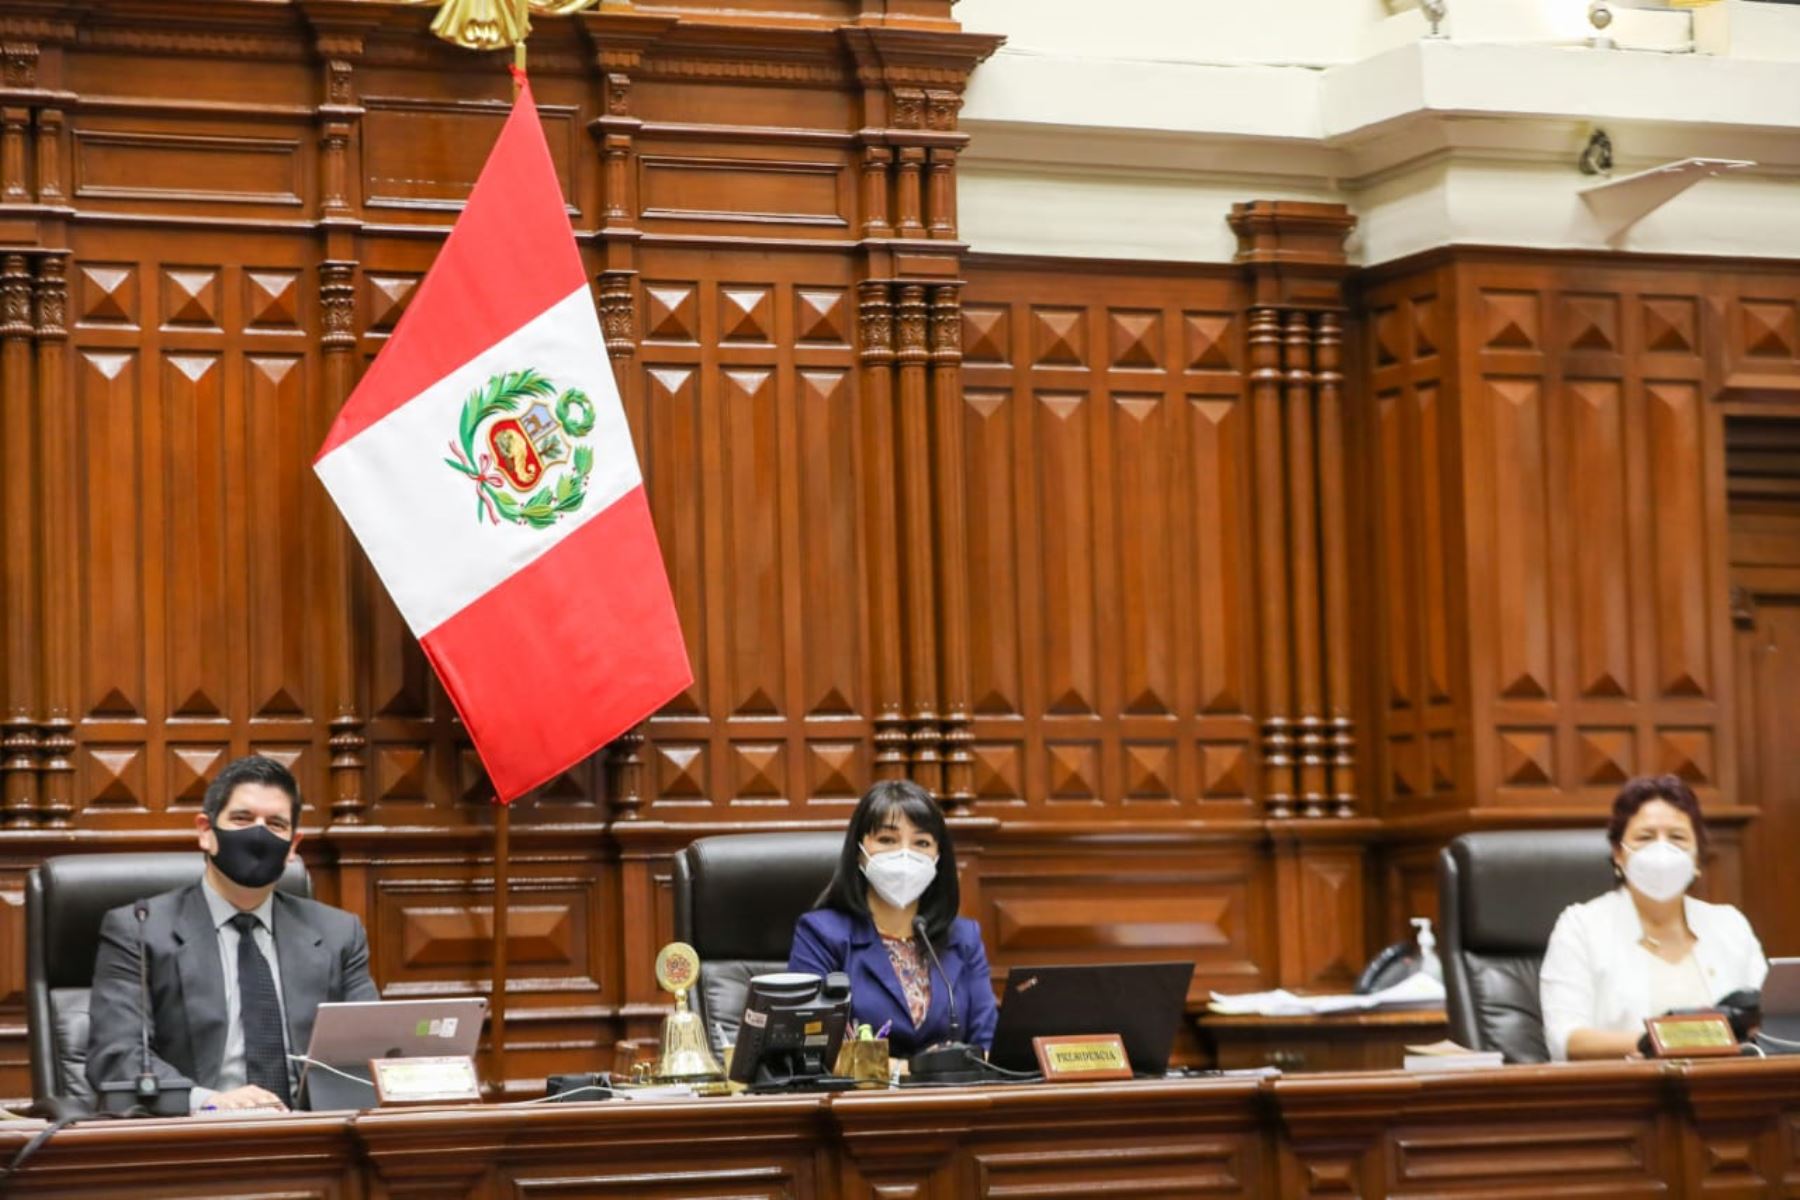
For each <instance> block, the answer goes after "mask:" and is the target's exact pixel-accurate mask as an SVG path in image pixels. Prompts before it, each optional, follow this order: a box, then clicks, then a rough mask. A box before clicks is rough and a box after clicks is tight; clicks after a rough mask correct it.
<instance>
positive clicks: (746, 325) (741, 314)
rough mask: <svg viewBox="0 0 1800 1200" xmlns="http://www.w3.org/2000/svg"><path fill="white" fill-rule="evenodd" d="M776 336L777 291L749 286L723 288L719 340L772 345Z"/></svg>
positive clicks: (720, 291)
mask: <svg viewBox="0 0 1800 1200" xmlns="http://www.w3.org/2000/svg"><path fill="white" fill-rule="evenodd" d="M774 336H775V301H774V289H773V288H768V287H755V286H752V285H749V284H722V285H720V287H719V340H720V341H723V342H768V341H772V340H774Z"/></svg>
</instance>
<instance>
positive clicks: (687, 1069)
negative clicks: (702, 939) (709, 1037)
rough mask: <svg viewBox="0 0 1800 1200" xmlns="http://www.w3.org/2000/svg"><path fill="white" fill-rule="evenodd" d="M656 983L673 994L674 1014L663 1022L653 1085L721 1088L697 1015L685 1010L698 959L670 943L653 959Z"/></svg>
mask: <svg viewBox="0 0 1800 1200" xmlns="http://www.w3.org/2000/svg"><path fill="white" fill-rule="evenodd" d="M656 982H658V983H660V984H662V986H663V990H664V991H668V992H673V993H674V994H675V1011H674V1012H672V1013H670V1014H669V1015H668V1016H666V1017H664V1018H663V1027H662V1055H661V1057H659V1058H658V1059H657V1063H656V1076H655V1078H656V1082H657V1083H691V1084H695V1085H704V1084H718V1085H721V1086H722V1085H723V1084H724V1081H725V1072H724V1071H721V1070H720V1069H719V1063H718V1060H716V1059H714V1058H713V1056H712V1049H711V1047H709V1046H708V1045H707V1044H706V1030H705V1029H704V1028H702V1027H701V1025H700V1014H699V1013H696V1012H694V1011H693V1010H692V1009H690V1008H689V1007H688V992H689V991H690V990H691V989H692V988H693V986H694V985H695V984H696V983H698V982H700V956H699V955H698V954H696V953H695V952H694V948H693V947H692V946H690V945H688V944H687V943H686V942H670V943H669V944H668V945H666V946H664V947H663V948H662V952H661V953H660V954H658V955H657V956H656Z"/></svg>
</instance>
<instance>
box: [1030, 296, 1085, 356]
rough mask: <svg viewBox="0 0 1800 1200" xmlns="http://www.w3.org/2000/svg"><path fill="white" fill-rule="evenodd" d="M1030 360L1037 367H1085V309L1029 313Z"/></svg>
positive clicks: (1049, 309)
mask: <svg viewBox="0 0 1800 1200" xmlns="http://www.w3.org/2000/svg"><path fill="white" fill-rule="evenodd" d="M1031 359H1032V362H1033V363H1034V364H1035V365H1036V366H1040V367H1085V366H1086V365H1087V310H1086V309H1083V308H1034V309H1032V310H1031Z"/></svg>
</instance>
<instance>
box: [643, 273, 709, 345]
mask: <svg viewBox="0 0 1800 1200" xmlns="http://www.w3.org/2000/svg"><path fill="white" fill-rule="evenodd" d="M698 292H699V288H698V285H696V284H693V283H669V282H651V283H646V284H644V336H645V337H647V338H654V339H656V340H657V341H663V342H693V341H697V340H699V337H700V301H699V299H698Z"/></svg>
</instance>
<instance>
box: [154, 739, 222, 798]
mask: <svg viewBox="0 0 1800 1200" xmlns="http://www.w3.org/2000/svg"><path fill="white" fill-rule="evenodd" d="M230 751H231V747H229V746H227V745H224V744H223V743H214V744H210V745H194V744H191V743H190V744H185V745H176V746H170V747H168V756H169V757H168V781H169V791H168V796H169V802H168V807H169V808H170V809H176V808H188V809H197V808H199V807H200V802H201V801H202V800H204V799H205V798H206V785H207V784H209V783H211V782H212V778H213V776H215V775H217V774H218V773H219V770H220V768H222V767H223V766H224V765H225V764H226V762H227V761H229V760H228V759H227V757H226V756H227V755H228V754H229V753H230Z"/></svg>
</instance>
